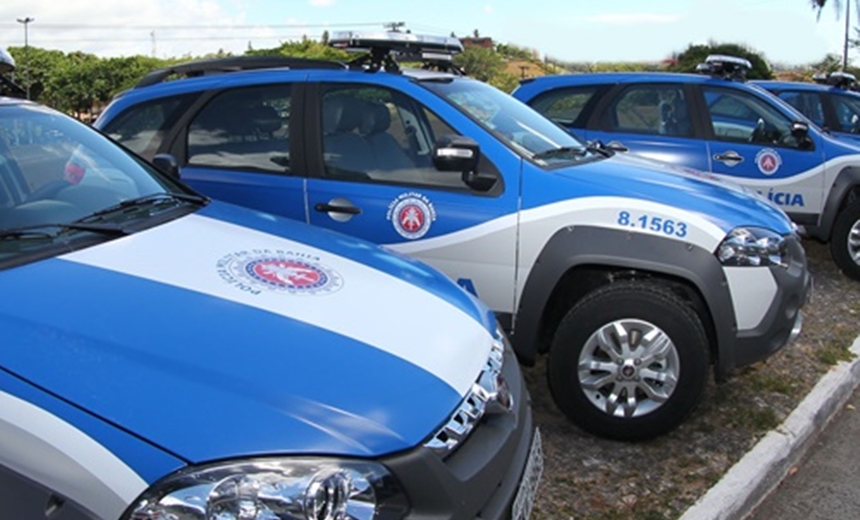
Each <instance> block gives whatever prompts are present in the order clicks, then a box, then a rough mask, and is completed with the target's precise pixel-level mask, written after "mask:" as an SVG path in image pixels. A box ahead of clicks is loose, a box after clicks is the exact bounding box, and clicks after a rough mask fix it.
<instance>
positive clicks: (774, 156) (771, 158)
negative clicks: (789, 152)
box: [755, 148, 782, 175]
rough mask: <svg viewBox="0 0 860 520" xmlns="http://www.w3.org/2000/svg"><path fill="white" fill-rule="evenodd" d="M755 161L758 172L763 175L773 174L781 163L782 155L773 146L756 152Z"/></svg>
mask: <svg viewBox="0 0 860 520" xmlns="http://www.w3.org/2000/svg"><path fill="white" fill-rule="evenodd" d="M755 163H756V165H757V166H758V169H759V171H760V172H762V173H763V174H765V175H773V174H774V173H776V171H777V170H779V167H780V166H781V165H782V157H780V156H779V152H777V151H776V150H774V149H773V148H765V149H763V150H761V151H759V153H757V154H756V156H755Z"/></svg>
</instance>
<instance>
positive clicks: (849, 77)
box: [812, 71, 857, 90]
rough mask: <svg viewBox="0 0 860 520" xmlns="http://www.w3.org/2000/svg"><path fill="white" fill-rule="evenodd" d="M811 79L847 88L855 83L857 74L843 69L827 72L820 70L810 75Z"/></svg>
mask: <svg viewBox="0 0 860 520" xmlns="http://www.w3.org/2000/svg"><path fill="white" fill-rule="evenodd" d="M812 80H813V81H814V82H816V83H820V84H823V85H830V86H832V87H836V88H841V89H844V90H849V89H850V88H852V87H854V86H856V85H857V76H855V75H854V74H851V73H850V72H845V71H833V72H831V73H829V74H825V73H823V72H820V73H818V74H816V75H814V76H812Z"/></svg>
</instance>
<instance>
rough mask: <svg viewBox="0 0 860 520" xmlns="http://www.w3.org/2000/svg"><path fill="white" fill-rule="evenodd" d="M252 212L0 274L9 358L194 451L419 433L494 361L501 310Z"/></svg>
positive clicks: (388, 441) (202, 454) (360, 452)
mask: <svg viewBox="0 0 860 520" xmlns="http://www.w3.org/2000/svg"><path fill="white" fill-rule="evenodd" d="M216 215H218V217H219V218H213V217H214V216H216ZM251 215H252V214H251V212H247V211H240V210H239V209H238V208H236V209H231V208H230V207H227V206H225V205H219V204H217V203H213V204H212V205H211V206H210V207H209V208H206V209H205V210H204V211H202V212H200V213H197V214H192V215H188V216H185V217H182V218H180V219H177V220H174V221H171V222H169V223H167V224H163V225H160V226H157V227H154V228H151V229H148V230H146V231H142V232H139V233H136V234H133V235H130V236H127V237H123V238H119V239H116V240H112V241H109V242H106V243H103V244H101V245H98V246H94V247H90V248H87V249H83V250H79V251H76V252H73V253H70V254H67V255H64V256H61V257H57V258H53V259H50V260H45V261H41V262H36V263H32V264H27V265H24V266H21V267H16V268H13V269H7V270H5V271H2V272H0V287H2V292H3V294H4V298H3V300H2V302H0V328H2V330H3V331H4V334H5V337H6V340H5V341H4V342H3V347H2V348H0V368H3V369H4V370H6V371H8V372H10V373H12V374H14V375H16V376H17V377H19V378H21V379H23V380H26V381H27V382H29V383H30V384H32V385H35V386H37V387H39V388H41V389H43V390H44V391H46V392H49V393H51V394H53V395H55V396H58V397H59V398H61V399H63V400H65V401H67V402H69V403H71V404H72V405H74V406H76V407H78V408H80V409H83V410H85V411H87V412H88V413H90V414H92V415H94V416H96V417H99V418H101V419H102V420H103V421H106V422H107V423H109V424H112V425H115V426H116V427H118V428H121V429H123V430H125V431H128V432H131V433H133V434H134V435H136V436H138V437H140V438H143V439H145V440H146V441H148V442H150V443H152V444H154V445H157V446H159V447H160V448H162V449H164V450H166V451H169V452H170V453H173V454H175V455H176V456H179V457H181V458H183V459H185V460H186V461H189V462H201V461H207V460H215V459H221V458H228V457H236V456H245V455H252V454H295V453H314V454H338V455H353V456H378V455H382V454H385V453H391V452H395V451H399V450H403V449H407V448H410V447H413V446H416V445H418V444H420V443H421V442H422V440H424V439H426V438H427V436H428V434H430V433H433V432H434V431H435V430H436V429H437V428H438V427H439V426H440V425H441V424H443V422H444V421H445V420H447V418H448V416H449V415H450V414H451V412H452V411H453V410H454V409H455V407H456V406H457V405H458V404H459V402H460V401H461V400H462V399H463V397H464V396H465V394H466V393H467V392H468V390H469V389H470V388H471V385H472V384H473V383H474V381H475V379H476V378H477V376H478V375H479V373H480V371H481V369H482V368H483V366H484V365H485V363H486V360H487V356H488V353H489V351H490V348H491V344H492V335H491V330H493V327H494V323H492V322H491V319H492V315H491V313H490V312H489V311H488V310H487V309H486V308H485V307H484V306H483V305H482V304H481V303H480V302H478V301H477V300H475V299H473V298H471V297H470V296H468V295H465V293H464V291H461V290H460V289H459V288H457V287H456V286H455V285H454V284H453V283H452V282H450V281H448V280H447V279H445V278H444V277H443V276H442V275H441V274H439V273H438V272H436V271H434V270H432V269H430V268H427V267H424V266H423V265H422V264H418V263H416V262H413V261H410V260H407V259H405V258H402V257H399V256H394V255H389V254H385V253H384V252H383V251H382V250H381V249H380V248H378V247H375V246H371V245H370V244H366V243H364V242H361V241H358V240H353V239H350V238H347V237H343V236H341V235H337V234H334V233H329V232H324V231H320V230H316V229H311V228H310V227H308V226H304V225H303V224H300V223H293V222H288V221H283V220H278V219H274V218H272V217H268V216H264V215H253V216H251ZM231 219H232V220H233V221H232V222H230V221H229V220H231ZM239 221H244V222H239ZM251 222H254V223H258V224H260V225H259V226H256V227H257V228H258V229H253V228H251V227H248V224H249V223H251ZM267 227H268V228H270V229H275V228H278V229H280V230H281V233H288V234H290V236H292V237H293V238H286V237H285V236H279V235H277V234H273V233H271V232H266V231H265V230H261V229H260V228H267ZM296 236H298V237H299V238H304V239H306V240H297V239H296Z"/></svg>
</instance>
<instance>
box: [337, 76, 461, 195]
mask: <svg viewBox="0 0 860 520" xmlns="http://www.w3.org/2000/svg"><path fill="white" fill-rule="evenodd" d="M321 113H322V130H323V135H322V150H323V163H324V165H325V176H326V177H329V178H335V179H345V180H358V181H367V182H379V183H396V184H411V185H419V186H429V187H438V188H465V185H464V184H463V182H462V180H461V176H460V174H459V173H456V172H440V171H438V170H436V168H435V167H434V166H433V160H432V151H433V144H434V143H435V141H436V138H437V137H439V136H441V135H445V134H455V133H456V132H455V131H454V130H453V129H452V128H451V127H450V126H449V125H448V124H446V123H445V122H444V121H442V120H441V119H440V118H438V117H437V116H436V115H435V114H433V113H432V112H430V111H429V110H427V109H426V108H425V107H424V106H422V105H420V104H419V103H417V102H416V101H415V100H413V99H410V98H408V97H406V96H404V95H402V94H400V93H397V92H393V91H391V90H388V89H385V88H380V87H373V86H367V85H342V84H338V85H331V86H328V87H326V88H325V89H324V90H323V96H322V112H321Z"/></svg>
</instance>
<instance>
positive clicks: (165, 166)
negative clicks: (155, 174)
mask: <svg viewBox="0 0 860 520" xmlns="http://www.w3.org/2000/svg"><path fill="white" fill-rule="evenodd" d="M152 164H153V166H155V167H156V168H158V170H159V171H161V172H162V173H165V174H167V175H169V176H170V177H173V178H174V179H177V180H179V162H177V161H176V157H174V156H172V155H171V154H169V153H160V154H157V155H156V156H155V157H153V158H152Z"/></svg>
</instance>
